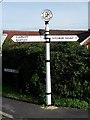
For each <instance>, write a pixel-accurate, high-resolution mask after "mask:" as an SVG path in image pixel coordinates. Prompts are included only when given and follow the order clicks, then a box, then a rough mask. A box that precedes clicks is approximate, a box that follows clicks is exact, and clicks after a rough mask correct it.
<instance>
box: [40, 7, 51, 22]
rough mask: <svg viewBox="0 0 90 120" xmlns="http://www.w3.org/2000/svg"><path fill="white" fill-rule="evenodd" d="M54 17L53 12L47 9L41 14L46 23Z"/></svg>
mask: <svg viewBox="0 0 90 120" xmlns="http://www.w3.org/2000/svg"><path fill="white" fill-rule="evenodd" d="M52 17H53V14H52V11H51V10H49V9H45V10H44V11H43V12H42V13H41V18H42V19H43V20H44V21H50V20H51V18H52Z"/></svg>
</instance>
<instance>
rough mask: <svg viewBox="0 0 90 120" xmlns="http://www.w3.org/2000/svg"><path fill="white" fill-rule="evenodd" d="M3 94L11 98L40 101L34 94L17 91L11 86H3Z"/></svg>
mask: <svg viewBox="0 0 90 120" xmlns="http://www.w3.org/2000/svg"><path fill="white" fill-rule="evenodd" d="M2 95H3V96H4V97H9V98H13V99H17V100H22V101H27V102H32V103H38V100H36V99H35V98H34V97H33V96H31V95H25V94H24V93H19V92H16V91H15V90H14V89H12V88H10V87H5V86H3V87H2Z"/></svg>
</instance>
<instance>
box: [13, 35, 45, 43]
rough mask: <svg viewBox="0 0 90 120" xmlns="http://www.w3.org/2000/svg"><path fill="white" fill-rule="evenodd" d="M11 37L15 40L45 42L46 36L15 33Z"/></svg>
mask: <svg viewBox="0 0 90 120" xmlns="http://www.w3.org/2000/svg"><path fill="white" fill-rule="evenodd" d="M11 39H12V40H13V41H14V42H45V39H44V36H27V35H14V36H13V37H12V38H11Z"/></svg>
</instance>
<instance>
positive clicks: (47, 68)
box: [45, 21, 51, 105]
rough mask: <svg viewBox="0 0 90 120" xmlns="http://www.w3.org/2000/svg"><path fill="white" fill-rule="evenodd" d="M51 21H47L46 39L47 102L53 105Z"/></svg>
mask: <svg viewBox="0 0 90 120" xmlns="http://www.w3.org/2000/svg"><path fill="white" fill-rule="evenodd" d="M48 24H49V21H45V40H46V104H47V105H51V76H50V38H48V35H49V27H48Z"/></svg>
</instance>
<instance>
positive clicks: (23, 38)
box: [11, 35, 79, 42]
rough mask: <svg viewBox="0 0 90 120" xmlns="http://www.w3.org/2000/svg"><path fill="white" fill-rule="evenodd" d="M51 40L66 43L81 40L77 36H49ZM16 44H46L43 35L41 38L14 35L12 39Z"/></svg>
mask: <svg viewBox="0 0 90 120" xmlns="http://www.w3.org/2000/svg"><path fill="white" fill-rule="evenodd" d="M48 38H51V39H50V41H51V42H60V41H62V42H64V41H67V42H69V41H77V40H78V39H79V38H78V36H77V35H48ZM11 39H12V40H13V41H14V42H45V41H46V40H45V38H44V36H43V35H41V36H27V35H14V36H13V37H12V38H11Z"/></svg>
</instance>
